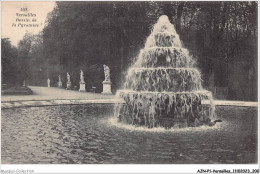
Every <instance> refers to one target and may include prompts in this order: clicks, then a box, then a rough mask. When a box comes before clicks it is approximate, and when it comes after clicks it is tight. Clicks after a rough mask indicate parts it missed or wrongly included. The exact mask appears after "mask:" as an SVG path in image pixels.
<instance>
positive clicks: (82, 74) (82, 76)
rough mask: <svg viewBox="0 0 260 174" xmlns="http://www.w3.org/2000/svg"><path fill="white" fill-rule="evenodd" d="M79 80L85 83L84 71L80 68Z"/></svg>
mask: <svg viewBox="0 0 260 174" xmlns="http://www.w3.org/2000/svg"><path fill="white" fill-rule="evenodd" d="M80 82H81V83H85V81H84V73H83V71H82V70H80Z"/></svg>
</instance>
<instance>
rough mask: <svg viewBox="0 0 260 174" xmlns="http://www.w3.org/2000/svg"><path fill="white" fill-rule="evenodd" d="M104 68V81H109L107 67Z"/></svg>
mask: <svg viewBox="0 0 260 174" xmlns="http://www.w3.org/2000/svg"><path fill="white" fill-rule="evenodd" d="M103 66H104V73H105V81H110V69H109V67H108V66H107V65H103Z"/></svg>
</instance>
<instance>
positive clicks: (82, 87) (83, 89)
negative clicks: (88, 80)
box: [79, 82, 86, 92]
mask: <svg viewBox="0 0 260 174" xmlns="http://www.w3.org/2000/svg"><path fill="white" fill-rule="evenodd" d="M85 91H86V87H85V83H84V82H79V92H85Z"/></svg>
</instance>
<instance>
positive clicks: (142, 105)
mask: <svg viewBox="0 0 260 174" xmlns="http://www.w3.org/2000/svg"><path fill="white" fill-rule="evenodd" d="M117 97H119V98H122V99H123V100H124V102H123V103H117V104H116V106H115V114H116V116H117V117H118V120H119V121H120V122H124V123H126V124H133V125H138V126H146V127H149V128H152V127H159V126H162V127H166V128H170V127H176V128H181V127H193V126H200V125H212V122H211V120H212V119H213V117H214V105H213V99H212V94H211V92H209V91H206V90H203V88H202V85H201V75H200V72H199V71H198V70H197V69H196V68H194V67H193V65H192V59H191V57H190V56H189V53H188V50H186V49H185V48H183V46H182V44H181V41H180V39H179V35H178V34H177V33H176V31H175V29H174V26H173V25H172V24H171V23H170V21H169V19H168V17H167V16H165V15H164V16H161V17H160V18H159V20H158V22H157V23H156V24H155V25H154V28H153V31H152V33H151V35H150V36H149V37H148V38H147V41H146V44H145V47H144V49H143V50H141V51H140V54H139V57H138V59H137V61H136V62H135V64H134V65H133V66H132V67H131V68H130V69H129V70H128V74H127V76H126V82H125V84H124V89H123V90H119V91H118V92H117ZM204 100H209V101H210V102H209V103H208V104H203V101H204Z"/></svg>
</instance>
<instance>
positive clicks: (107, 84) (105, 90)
mask: <svg viewBox="0 0 260 174" xmlns="http://www.w3.org/2000/svg"><path fill="white" fill-rule="evenodd" d="M102 84H103V92H102V93H103V94H112V92H111V84H112V82H110V81H103V82H102Z"/></svg>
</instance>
